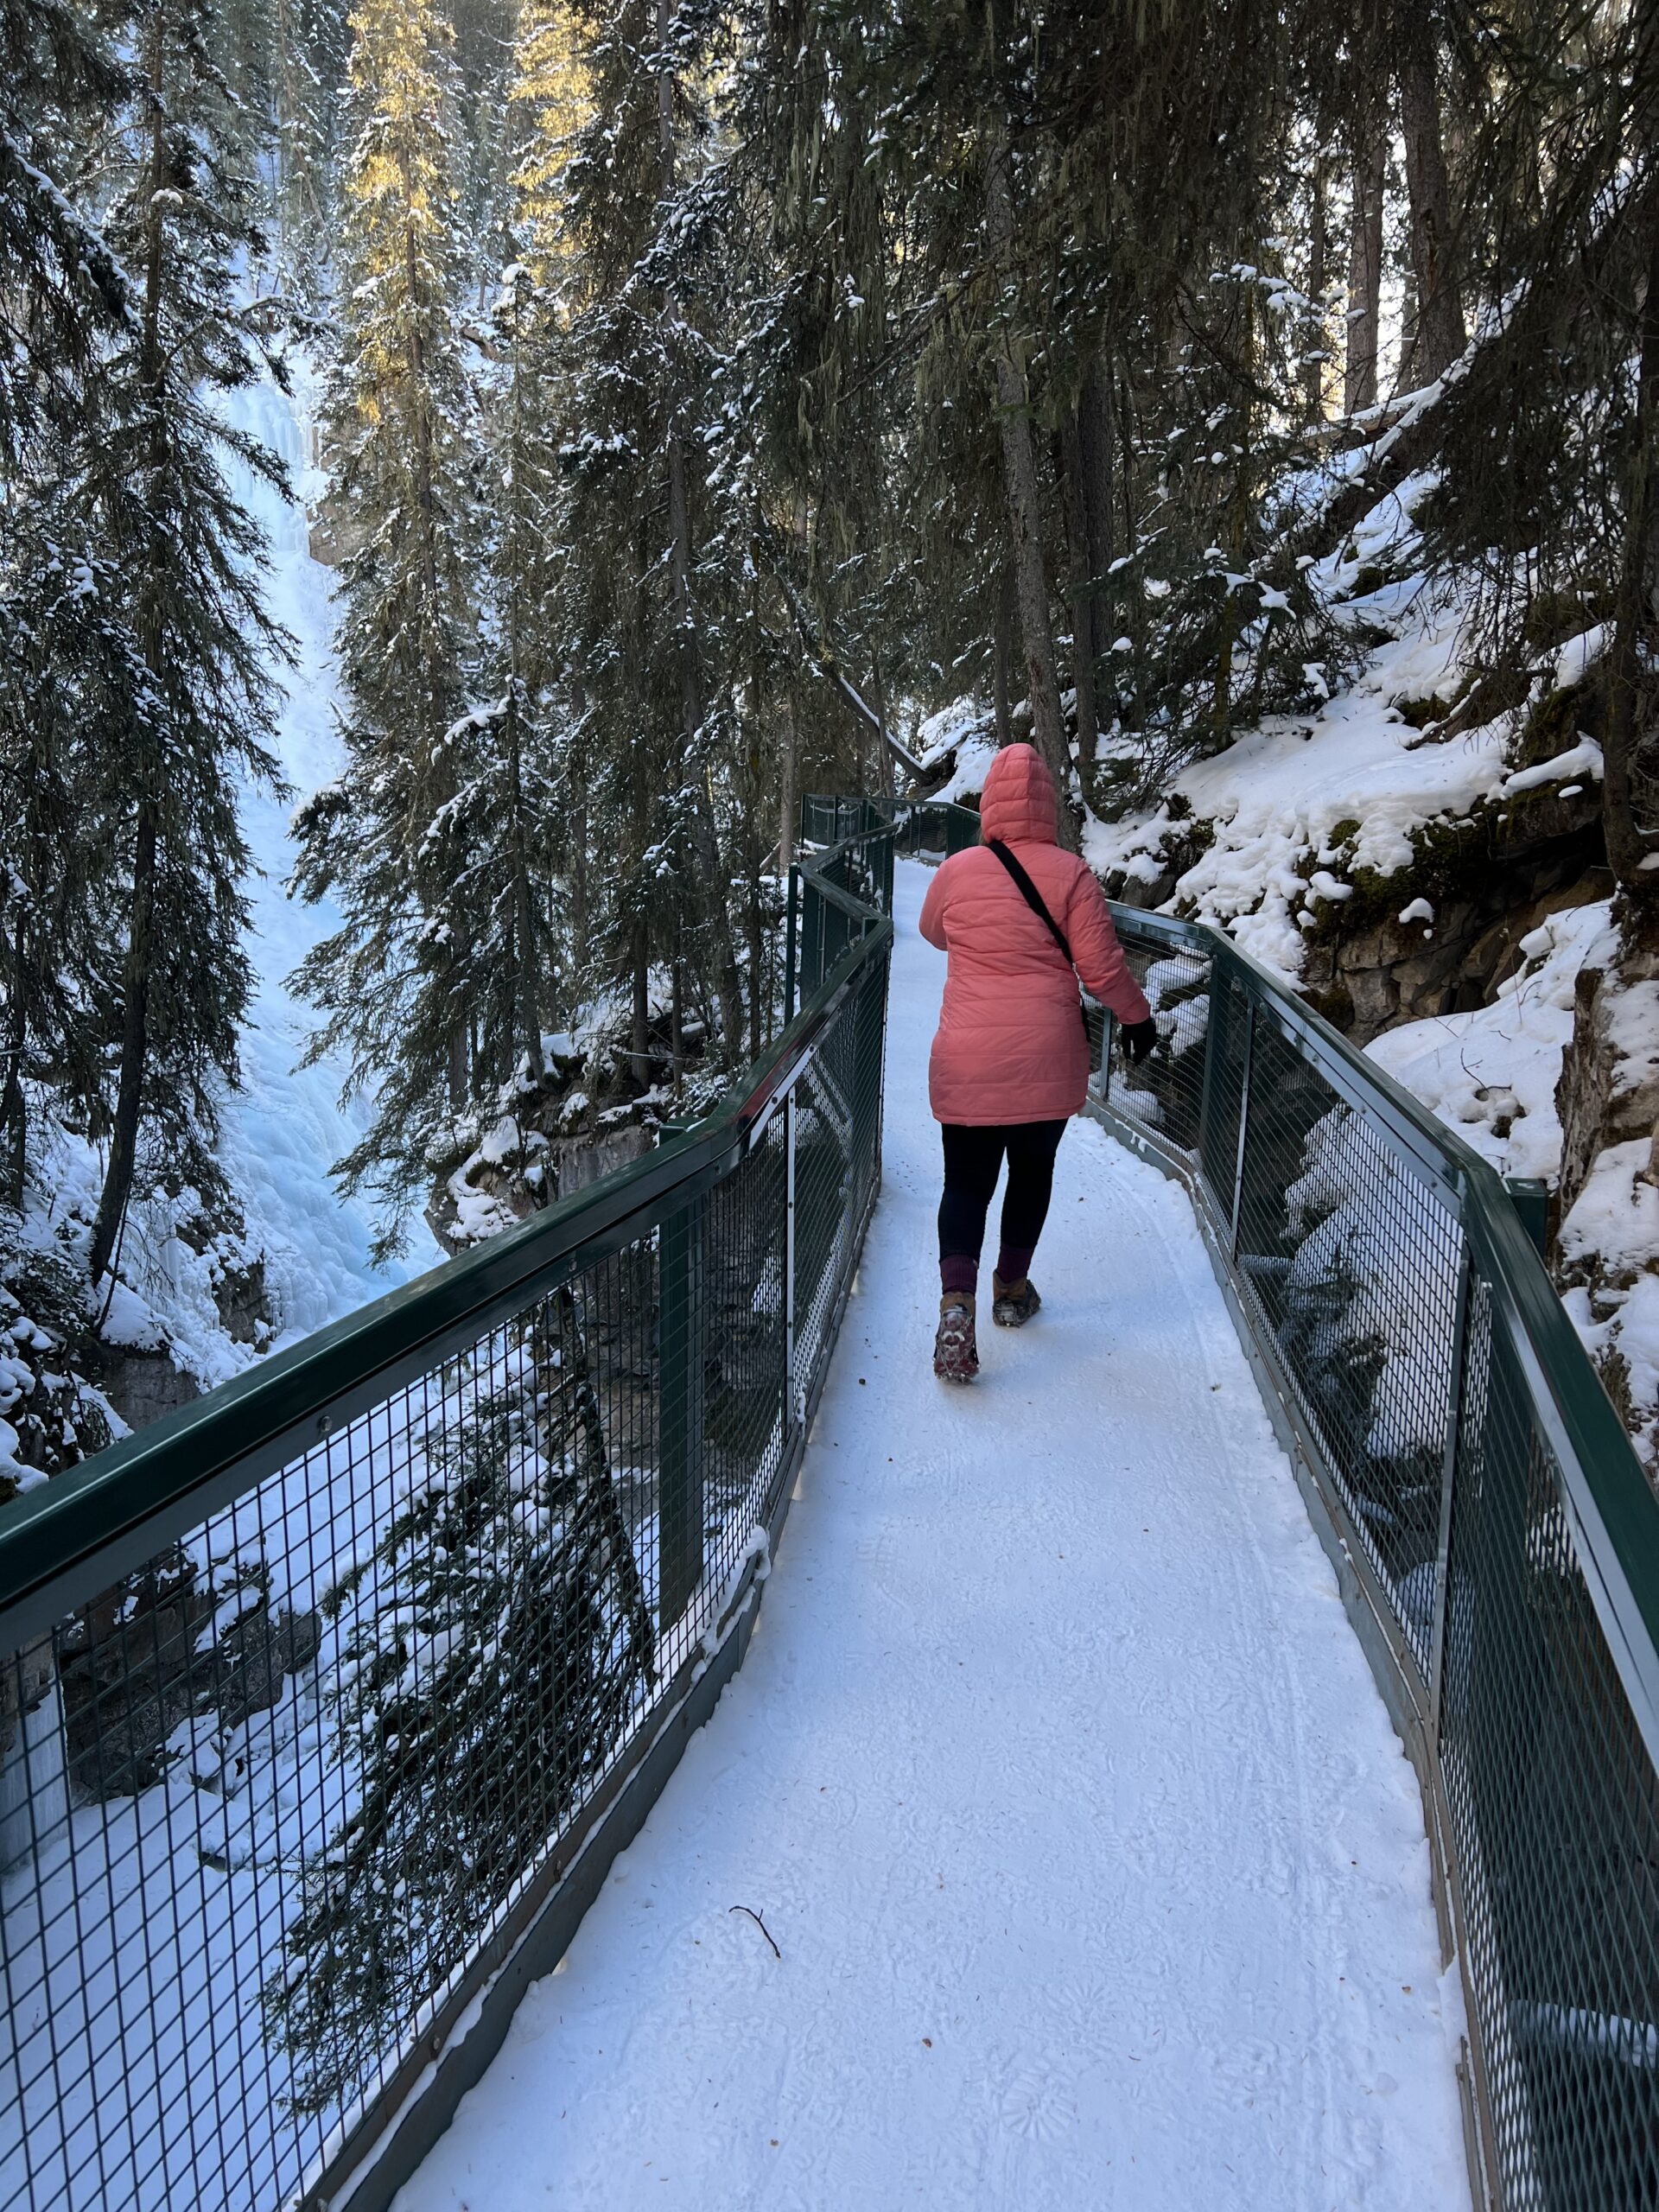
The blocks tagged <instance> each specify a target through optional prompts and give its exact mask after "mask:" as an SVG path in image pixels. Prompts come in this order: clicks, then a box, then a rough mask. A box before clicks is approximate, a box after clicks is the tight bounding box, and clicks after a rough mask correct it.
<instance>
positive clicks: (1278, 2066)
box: [399, 864, 1468, 2212]
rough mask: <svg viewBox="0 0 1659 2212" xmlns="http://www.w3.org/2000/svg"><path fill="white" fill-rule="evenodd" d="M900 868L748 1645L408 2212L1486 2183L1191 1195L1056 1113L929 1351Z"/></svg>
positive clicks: (1408, 1897)
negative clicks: (960, 1342)
mask: <svg viewBox="0 0 1659 2212" xmlns="http://www.w3.org/2000/svg"><path fill="white" fill-rule="evenodd" d="M898 876H899V883H898V891H897V901H896V904H897V925H898V931H899V938H898V944H897V948H896V952H895V959H894V969H893V1004H892V1013H891V1029H890V1036H891V1041H890V1046H889V1058H888V1071H887V1143H886V1184H885V1189H884V1192H883V1197H882V1200H881V1204H880V1207H879V1209H878V1211H877V1214H876V1217H875V1219H874V1224H873V1225H872V1229H871V1232H870V1239H869V1245H868V1251H867V1254H866V1258H865V1263H864V1267H863V1269H862V1274H861V1281H860V1282H859V1285H858V1287H857V1288H856V1290H855V1295H854V1300H853V1303H852V1306H851V1307H850V1308H849V1314H848V1319H847V1324H846V1326H845V1329H844V1331H843V1333H842V1341H841V1345H840V1348H839V1350H838V1351H837V1353H836V1365H835V1369H834V1371H833V1373H832V1375H831V1377H830V1382H829V1389H828V1390H827V1392H826V1395H825V1397H824V1401H823V1408H822V1409H821V1411H820V1414H819V1416H818V1421H817V1428H816V1432H815V1437H814V1441H813V1444H812V1446H811V1447H810V1451H809V1453H808V1456H807V1459H806V1460H805V1463H804V1468H803V1471H802V1474H801V1478H800V1484H799V1490H798V1502H797V1503H796V1504H795V1506H794V1508H793V1510H792V1513H791V1519H790V1522H789V1526H788V1529H787V1530H786V1532H785V1537H784V1541H783V1547H782V1550H781V1554H780V1558H779V1563H778V1567H777V1571H776V1573H774V1574H773V1576H772V1580H771V1582H770V1585H769V1587H768V1590H767V1592H766V1605H765V1608H764V1611H763V1612H762V1615H761V1618H760V1626H759V1628H758V1630H757V1631H756V1635H755V1638H754V1642H753V1647H752V1649H751V1651H750V1654H749V1656H748V1659H747V1663H746V1665H745V1668H744V1669H743V1672H742V1673H741V1675H740V1676H739V1677H738V1679H737V1681H736V1682H735V1683H734V1686H733V1687H732V1688H730V1689H728V1692H727V1694H726V1695H725V1697H724V1699H723V1700H722V1701H721V1706H720V1707H719V1710H718V1712H717V1713H715V1718H714V1719H713V1721H712V1722H711V1723H710V1725H709V1726H708V1727H707V1728H706V1729H705V1730H704V1731H703V1732H702V1735H701V1736H700V1737H699V1738H696V1740H695V1741H694V1743H693V1744H692V1745H691V1747H690V1751H688V1753H687V1755H686V1758H685V1759H684V1761H683V1764H682V1765H681V1767H680V1770H679V1771H678V1773H677V1776H676V1777H675V1778H674V1780H673V1781H672V1783H671V1784H670V1786H669V1788H668V1789H667V1791H666V1792H665V1794H664V1796H663V1798H662V1800H661V1802H660V1803H659V1804H658V1807H657V1808H656V1810H655V1812H654V1813H653V1814H652V1818H651V1820H650V1821H649V1823H648V1824H647V1826H646V1827H645V1831H644V1833H643V1834H642V1835H641V1836H640V1838H639V1840H638V1841H637V1842H636V1843H635V1845H634V1847H633V1848H632V1850H631V1851H630V1852H629V1853H627V1854H626V1856H625V1857H624V1858H623V1859H620V1860H619V1862H618V1864H617V1866H616V1869H615V1871H614V1872H613V1875H612V1878H611V1879H610V1882H609V1883H608V1885H607V1888H606V1891H605V1892H604V1894H603V1896H602V1897H601V1899H600V1902H599V1903H598V1904H597V1905H596V1906H595V1908H594V1910H593V1911H592V1913H590V1915H589V1916H588V1920H587V1922H586V1923H584V1925H583V1927H582V1931H581V1934H580V1936H578V1938H577V1941H576V1942H575V1946H574V1947H573V1948H572V1950H571V1952H570V1954H569V1957H568V1958H567V1959H566V1961H564V1963H563V1966H562V1967H560V1968H559V1970H558V1971H557V1973H556V1974H554V1975H552V1976H550V1978H549V1979H548V1980H546V1981H544V1982H543V1983H541V1984H540V1985H538V1986H537V1987H536V1988H535V1989H534V1990H532V1992H531V1994H530V1996H529V1997H528V1998H527V1999H526V2000H525V2002H524V2005H523V2006H522V2007H521V2009H520V2011H519V2012H518V2017H517V2019H516V2021H515V2023H514V2026H513V2029H512V2034H511V2036H510V2037H509V2040H508V2043H507V2044H506V2046H505V2049H504V2050H503V2051H502V2053H501V2055H500V2056H499V2058H498V2059H497V2061H496V2062H495V2064H494V2065H493V2068H492V2069H491V2071H490V2073H489V2074H488V2075H487V2076H486V2080H485V2081H484V2082H483V2083H482V2085H481V2086H480V2088H479V2089H478V2090H477V2091H475V2092H474V2094H473V2095H472V2096H471V2097H469V2098H468V2099H467V2102H466V2103H465V2104H464V2105H463V2107H462V2108H461V2113H460V2116H459V2118H458V2119H457V2120H456V2122H455V2125H454V2127H453V2129H452V2130H451V2132H450V2133H449V2134H448V2136H447V2137H446V2138H445V2139H444V2140H443V2141H442V2143H441V2144H440V2145H438V2147H437V2149H436V2151H435V2152H434V2154H433V2155H432V2157H431V2158H429V2160H428V2162H427V2164H425V2166H424V2167H423V2170H422V2171H421V2173H420V2174H419V2175H418V2176H417V2177H416V2180H415V2181H414V2183H411V2184H410V2187H409V2188H408V2189H406V2190H405V2191H404V2194H403V2196H402V2197H401V2198H400V2199H399V2207H400V2212H459V2209H460V2208H462V2207H466V2208H468V2212H531V2208H532V2207H533V2208H537V2212H542V2208H549V2207H557V2208H561V2212H574V2208H579V2207H580V2208H586V2207H594V2208H601V2207H602V2208H604V2212H632V2208H634V2207H636V2206H645V2205H652V2206H656V2207H658V2208H664V2207H668V2208H684V2212H706V2208H709V2207H712V2206H715V2205H722V2204H724V2205H733V2206H740V2205H741V2206H752V2205H761V2204H765V2205H772V2206H777V2207H779V2208H790V2209H791V2212H796V2209H797V2208H798V2212H824V2209H825V2208H829V2207H846V2208H848V2212H866V2209H867V2208H880V2207H887V2206H899V2205H925V2206H928V2207H931V2208H945V2207H955V2206H965V2205H986V2206H1007V2207H1010V2208H1014V2207H1018V2208H1021V2209H1022V2212H1023V2209H1024V2208H1032V2212H1036V2208H1043V2212H1060V2209H1061V2208H1073V2207H1075V2208H1077V2212H1084V2208H1088V2212H1097V2209H1098V2208H1100V2207H1102V2206H1113V2207H1122V2208H1124V2212H1220V2208H1238V2212H1246V2208H1249V2212H1280V2208H1285V2212H1292V2208H1295V2209H1296V2212H1300V2208H1304V2207H1306V2208H1309V2209H1310V2212H1312V2209H1313V2208H1321V2212H1323V2208H1335V2207H1348V2206H1361V2205H1363V2207H1364V2208H1365V2209H1366V2212H1393V2208H1395V2207H1398V2208H1400V2212H1406V2208H1408V2207H1409V2208H1411V2212H1421V2208H1422V2207H1425V2206H1434V2207H1447V2206H1457V2205H1463V2204H1466V2203H1467V2202H1468V2191H1467V2183H1466V2181H1465V2166H1464V2157H1463V2149H1462V2140H1461V2132H1460V2121H1459V2110H1458V2099H1457V2092H1456V2086H1455V2082H1454V2078H1453V2073H1452V2059H1451V2056H1450V2055H1449V2044H1448V2039H1447V2037H1446V2031H1445V2030H1444V2029H1443V2026H1442V2023H1441V2018H1440V1991H1439V1974H1438V1953H1437V1947H1436V1942H1435V1931H1434V1920H1433V1908H1432V1905H1431V1903H1430V1897H1429V1875H1428V1854H1427V1845H1426V1844H1425V1842H1424V1840H1423V1834H1422V1827H1421V1814H1420V1809H1419V1804H1418V1798H1417V1792H1416V1787H1415V1783H1414V1780H1413V1777H1412V1775H1411V1772H1410V1770H1409V1768H1408V1765H1407V1764H1406V1761H1405V1758H1404V1757H1403V1755H1402V1751H1401V1749H1400V1746H1399V1744H1398V1741H1397V1739H1396V1738H1395V1736H1394V1734H1393V1733H1392V1732H1391V1730H1390V1728H1389V1723H1388V1719H1387V1718H1386V1715H1385V1713H1384V1712H1383V1706H1382V1703H1381V1701H1380V1700H1379V1698H1378V1696H1377V1694H1376V1689H1375V1688H1374V1687H1373V1684H1372V1681H1371V1677H1370V1673H1369V1672H1368V1670H1367V1668H1366V1664H1365V1662H1364V1659H1363V1656H1362V1655H1361V1652H1360V1650H1359V1648H1358V1645H1357V1643H1356V1642H1355V1641H1354V1639H1353V1637H1352V1635H1351V1630H1350V1629H1349V1627H1348V1624H1347V1622H1346V1619H1345V1618H1344V1613H1343V1611H1342V1608H1341V1605H1340V1603H1339V1601H1338V1595H1337V1591H1336V1586H1335V1582H1334V1579H1333V1577H1332V1572H1331V1569H1330V1567H1329V1565H1328V1563H1327V1562H1326V1560H1325V1556H1324V1554H1323V1553H1322V1552H1321V1550H1320V1549H1319V1544H1318V1542H1317V1541H1316V1539H1315V1538H1314V1536H1313V1532H1312V1530H1311V1529H1310V1528H1309V1526H1308V1523H1307V1521H1306V1516H1305V1515H1304V1512H1303V1509H1302V1505H1301V1503H1300V1497H1299V1495H1298V1492H1297V1490H1296V1488H1295V1484H1294V1480H1293V1478H1292V1476H1291V1473H1290V1471H1289V1469H1288V1467H1287V1465H1286V1464H1285V1461H1284V1459H1283V1457H1282V1454H1281V1452H1280V1450H1279V1448H1278V1446H1277V1445H1276V1444H1275V1442H1274V1438H1273V1434H1272V1432H1271V1430H1270V1428H1269V1427H1268V1421H1267V1419H1266V1416H1265V1415H1264V1414H1263V1412H1262V1406H1261V1402H1260V1400H1259V1398H1258V1396H1257V1394H1256V1391H1255V1385H1254V1383H1253V1382H1252V1379H1251V1376H1250V1373H1249V1368H1248V1367H1247V1365H1246V1363H1245V1361H1244V1358H1243V1354H1242V1353H1241V1352H1240V1351H1239V1349H1238V1346H1237V1343H1236V1338H1235V1337H1234V1335H1233V1332H1232V1329H1231V1327H1230V1324H1229V1321H1228V1318H1227V1315H1226V1312H1225V1309H1224V1306H1223V1303H1222V1300H1221V1297H1220V1294H1219V1293H1218V1292H1217V1289H1216V1287H1215V1284H1214V1281H1213V1278H1212V1276H1211V1272H1210V1268H1209V1265H1208V1262H1207V1261H1206V1259H1205V1253H1204V1249H1203V1247H1202V1244H1201V1243H1200V1241H1199V1237H1198V1231H1197V1230H1196V1228H1195V1227H1194V1225H1193V1223H1192V1217H1191V1214H1190V1212H1189V1210H1188V1208H1187V1205H1186V1202H1185V1198H1183V1197H1182V1196H1181V1194H1180V1193H1179V1191H1177V1190H1175V1189H1174V1188H1173V1187H1171V1186H1170V1185H1166V1184H1165V1183H1163V1182H1162V1181H1161V1180H1160V1179H1159V1177H1158V1176H1157V1175H1156V1174H1155V1173H1154V1172H1153V1171H1152V1170H1151V1169H1149V1168H1147V1167H1144V1166H1141V1165H1139V1164H1138V1163H1137V1162H1135V1160H1131V1159H1130V1158H1129V1157H1128V1155H1126V1154H1124V1153H1122V1151H1120V1150H1119V1149H1118V1148H1117V1147H1115V1146H1114V1145H1113V1144H1112V1143H1111V1142H1110V1141H1109V1140H1108V1139H1107V1138H1106V1137H1105V1136H1104V1135H1103V1134H1102V1133H1101V1132H1099V1131H1098V1130H1097V1129H1096V1128H1092V1127H1090V1126H1086V1125H1083V1124H1079V1125H1077V1127H1075V1128H1073V1129H1072V1130H1071V1132H1070V1133H1069V1134H1068V1135H1067V1138H1066V1141H1065V1144H1064V1146H1063V1147H1062V1148H1061V1152H1060V1159H1059V1167H1058V1177H1057V1180H1056V1187H1055V1204H1054V1211H1053V1214H1052V1217H1051V1224H1050V1228H1049V1230H1048V1233H1047V1235H1046V1239H1045V1243H1044V1249H1043V1250H1042V1252H1041V1254H1040V1255H1039V1263H1038V1266H1037V1268H1036V1269H1035V1273H1036V1274H1037V1276H1038V1279H1039V1282H1040V1283H1041V1285H1042V1287H1043V1292H1044V1295H1045V1298H1046V1300H1047V1303H1046V1307H1045V1310H1044V1313H1043V1314H1042V1316H1041V1317H1040V1319H1039V1320H1038V1321H1037V1322H1036V1323H1035V1324H1034V1325H1033V1326H1032V1327H1031V1328H1030V1329H1028V1330H1027V1331H1026V1332H1023V1333H1022V1334H1019V1335H1011V1334H1004V1333H1003V1332H998V1331H995V1330H991V1329H989V1328H987V1329H986V1330H985V1331H984V1332H983V1338H982V1345H981V1351H982V1357H983V1361H984V1371H983V1374H982V1378H981V1381H980V1383H978V1385H977V1386H976V1388H975V1389H972V1390H968V1391H959V1392H955V1393H950V1394H947V1393H946V1392H944V1390H943V1389H941V1388H940V1387H939V1386H938V1385H936V1384H935V1383H934V1382H933V1379H932V1377H931V1374H930V1373H929V1371H928V1364H927V1358H928V1348H929V1344H930V1342H931V1330H932V1321H933V1316H934V1313H935V1309H936V1300H937V1289H936V1281H937V1277H936V1273H935V1268H934V1260H933V1242H932V1236H933V1218H932V1217H933V1209H934V1206H935V1204H936V1202H937V1180H936V1177H937V1147H938V1139H937V1133H936V1131H935V1128H934V1126H933V1124H932V1122H931V1120H929V1118H928V1116H927V1109H926V1101H925V1061H926V1052H927V1046H928V1040H929V1038H930V1036H931V1030H932V1022H933V1016H934V1012H935V1009H936V1007H937V1004H938V991H939V987H940V983H941V980H942V971H943V964H944V963H943V962H942V961H941V960H940V959H939V958H938V957H937V956H935V955H934V954H933V953H932V952H931V950H930V949H929V948H928V947H927V946H926V945H925V944H922V943H921V941H920V940H919V938H918V936H917V934H916V926H915V925H916V915H917V912H918V907H919V904H920V899H921V893H922V890H923V888H924V887H925V871H924V870H923V869H921V868H919V867H917V866H914V865H910V864H903V865H901V866H900V867H899V871H898ZM994 1231H995V1218H994V1219H993V1234H994ZM737 1907H747V1908H749V1909H750V1910H752V1911H753V1913H754V1914H756V1915H758V1916H760V1919H761V1920H763V1921H764V1922H765V1924H766V1931H767V1932H766V1933H763V1931H762V1929H760V1927H759V1926H757V1925H756V1922H755V1920H754V1919H753V1918H752V1917H750V1916H749V1912H747V1911H741V1910H734V1908H737ZM767 1933H769V1934H770V1936H771V1937H772V1938H773V1939H775V1941H776V1943H777V1946H778V1949H779V1952H780V1953H781V1957H774V1955H773V1953H772V1948H771V1944H770V1943H769V1942H768V1941H767Z"/></svg>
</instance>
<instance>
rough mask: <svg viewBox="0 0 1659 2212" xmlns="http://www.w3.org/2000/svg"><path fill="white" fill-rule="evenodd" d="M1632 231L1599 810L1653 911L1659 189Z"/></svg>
mask: <svg viewBox="0 0 1659 2212" xmlns="http://www.w3.org/2000/svg"><path fill="white" fill-rule="evenodd" d="M1638 225H1639V226H1640V228H1639V229H1638V228H1637V226H1638ZM1631 227H1632V230H1633V231H1635V232H1637V236H1638V237H1640V238H1641V241H1642V245H1643V248H1644V251H1643V261H1644V262H1645V264H1646V269H1647V297H1646V299H1645V301H1644V302H1643V308H1642V315H1641V321H1640V330H1641V345H1642V354H1641V367H1640V370H1639V372H1638V378H1637V407H1636V426H1635V428H1636V434H1635V436H1634V438H1633V439H1632V441H1631V449H1630V474H1629V479H1628V487H1629V488H1628V490H1627V492H1626V494H1625V512H1624V550H1623V553H1622V556H1621V558H1620V562H1619V577H1618V597H1617V601H1616V604H1615V626H1614V632H1613V647H1612V651H1611V654H1610V655H1609V656H1608V665H1607V726H1606V730H1605V743H1604V745H1603V748H1602V785H1601V804H1602V818H1603V821H1604V823H1605V827H1606V835H1607V859H1608V862H1609V864H1610V865H1611V868H1612V870H1613V874H1614V875H1615V876H1616V877H1617V878H1618V882H1619V884H1620V886H1621V887H1622V888H1623V889H1624V891H1625V892H1627V893H1630V896H1631V897H1632V898H1636V899H1641V900H1642V901H1643V904H1644V905H1649V906H1650V905H1651V903H1652V902H1653V901H1654V899H1656V898H1659V869H1650V868H1643V861H1645V860H1647V859H1648V858H1649V855H1652V854H1654V853H1655V852H1659V788H1656V779H1655V777H1654V776H1653V774H1652V773H1651V771H1649V772H1648V773H1645V774H1644V773H1643V764H1642V763H1641V762H1640V760H1639V758H1638V756H1639V754H1640V753H1641V750H1642V747H1643V740H1644V739H1645V738H1647V737H1648V735H1649V725H1650V724H1651V721H1652V720H1653V717H1654V715H1655V711H1656V707H1659V681H1656V678H1655V677H1654V676H1653V674H1652V673H1651V669H1652V662H1651V659H1650V658H1649V652H1647V651H1644V648H1648V649H1650V648H1651V647H1652V646H1653V645H1654V644H1655V642H1656V640H1659V187H1655V188H1649V192H1648V194H1647V195H1646V200H1645V204H1644V205H1643V207H1642V208H1641V210H1640V213H1637V214H1635V215H1633V217H1632V220H1631ZM1643 233H1645V235H1643Z"/></svg>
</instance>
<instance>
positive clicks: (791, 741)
mask: <svg viewBox="0 0 1659 2212" xmlns="http://www.w3.org/2000/svg"><path fill="white" fill-rule="evenodd" d="M780 713H781V715H782V717H783V738H782V741H781V743H780V744H779V756H780V757H779V763H778V873H779V876H780V877H781V878H782V879H783V881H784V886H785V890H787V888H788V885H789V868H790V862H791V861H792V860H793V859H794V857H795V830H796V815H797V812H798V803H797V800H796V796H795V758H796V748H797V746H798V742H799V741H798V738H797V735H796V730H795V694H794V693H793V692H792V691H791V690H790V688H789V686H788V685H787V684H785V686H784V693H783V701H782V705H781V708H780Z"/></svg>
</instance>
